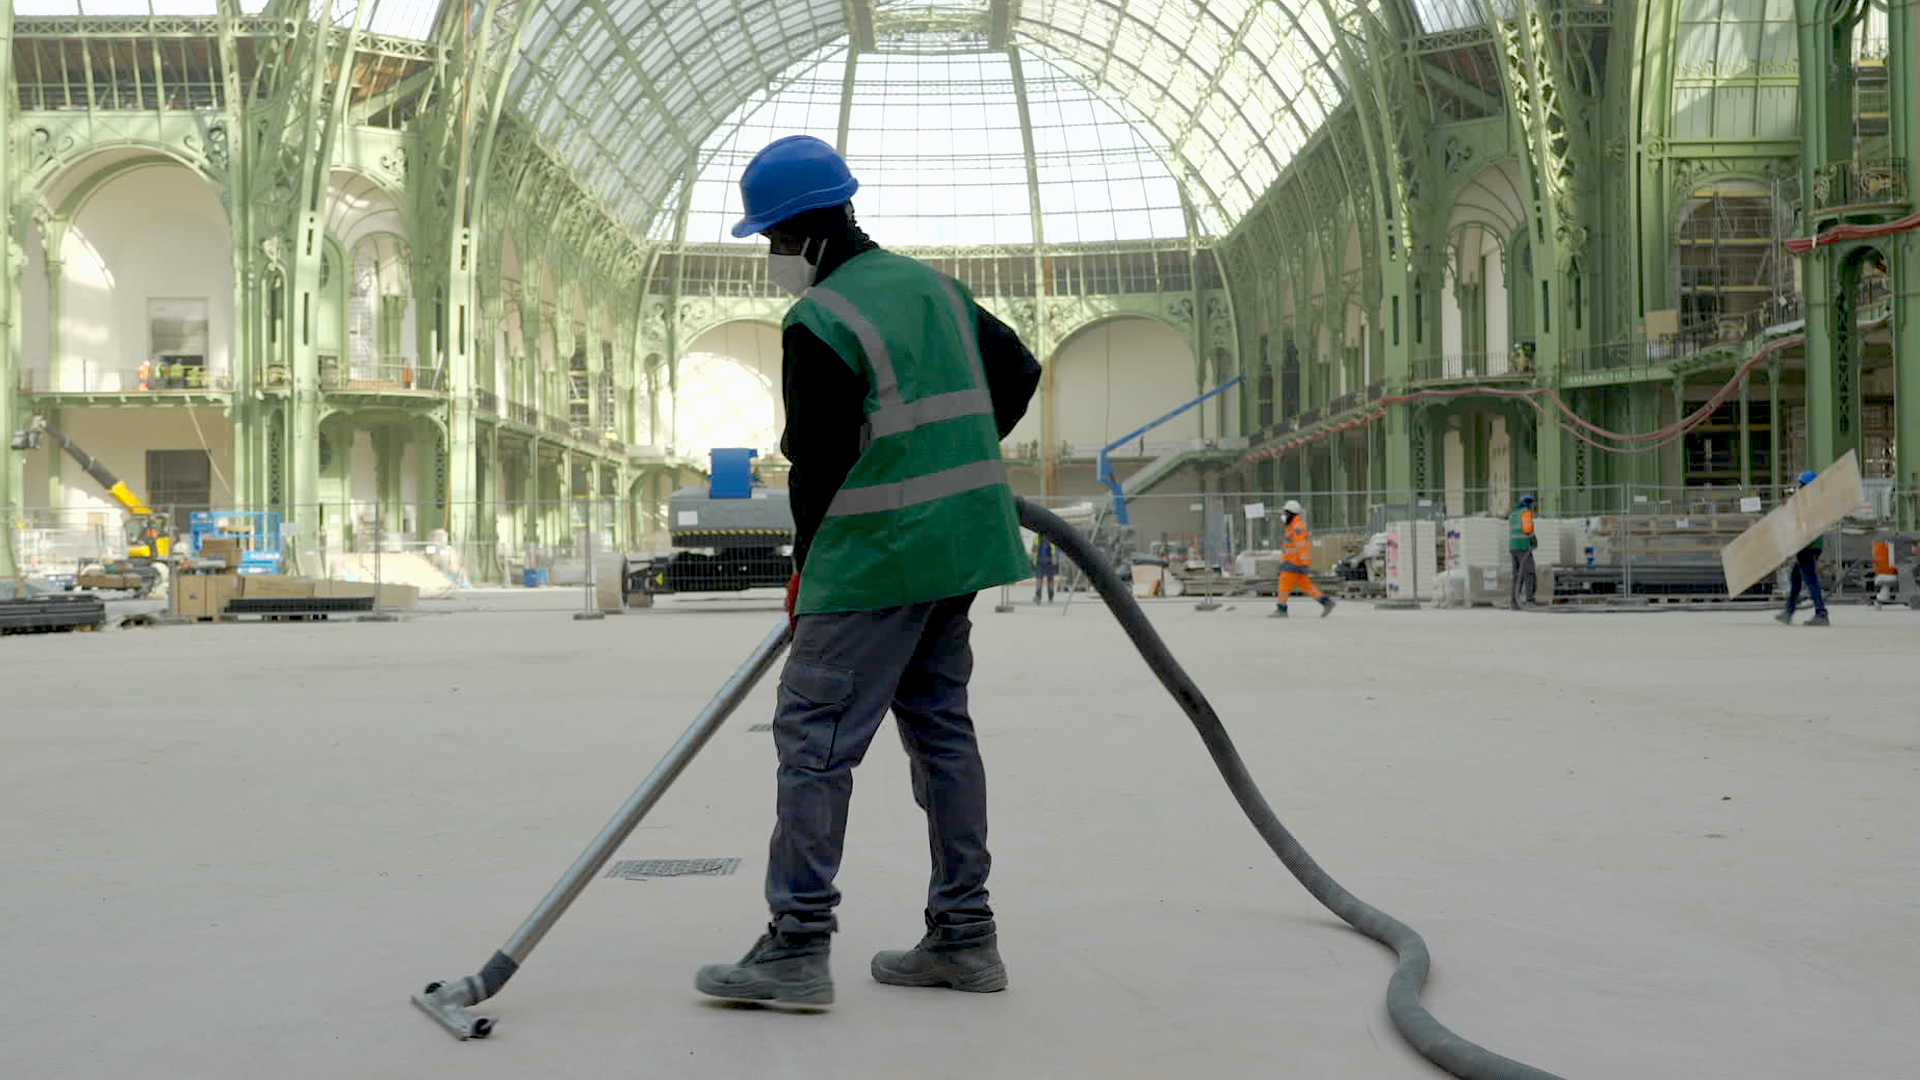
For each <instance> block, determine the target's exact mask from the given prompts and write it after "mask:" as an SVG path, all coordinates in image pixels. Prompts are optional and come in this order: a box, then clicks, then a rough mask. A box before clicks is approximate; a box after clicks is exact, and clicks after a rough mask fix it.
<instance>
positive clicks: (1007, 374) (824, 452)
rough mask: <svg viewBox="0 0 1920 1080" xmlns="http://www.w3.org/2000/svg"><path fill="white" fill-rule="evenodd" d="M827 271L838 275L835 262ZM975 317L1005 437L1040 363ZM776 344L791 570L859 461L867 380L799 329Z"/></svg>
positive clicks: (1006, 333) (1006, 331) (981, 315)
mask: <svg viewBox="0 0 1920 1080" xmlns="http://www.w3.org/2000/svg"><path fill="white" fill-rule="evenodd" d="M863 250H871V247H867V248H864V249H863ZM854 254H857V252H855V253H854ZM840 261H841V262H844V261H845V260H840ZM832 269H838V264H837V263H836V264H834V266H833V267H832ZM822 270H826V271H827V272H826V273H822V274H821V275H820V279H821V280H824V279H825V278H826V277H827V276H829V274H830V273H831V270H829V269H828V267H827V266H826V264H824V263H823V265H822ZM974 311H975V313H976V315H977V317H976V319H975V325H976V326H977V328H978V333H979V337H980V359H981V362H982V363H983V364H984V365H985V367H986V376H987V392H988V394H989V395H990V396H991V397H992V398H993V418H994V422H995V424H996V425H997V426H998V427H999V429H1000V437H1001V438H1003V439H1004V438H1006V437H1007V436H1008V435H1010V434H1012V433H1013V428H1014V425H1015V424H1018V423H1019V422H1020V418H1021V417H1023V416H1025V415H1026V414H1027V403H1028V402H1029V401H1031V400H1032V398H1033V392H1034V390H1035V389H1036V388H1038V387H1039V385H1040V364H1039V362H1038V361H1036V360H1035V359H1034V358H1033V354H1032V353H1031V352H1029V351H1028V350H1027V347H1026V346H1025V345H1024V344H1022V343H1021V341H1020V336H1019V335H1018V334H1015V333H1014V332H1013V330H1012V329H1011V328H1009V327H1008V326H1007V324H1006V323H1003V322H1001V321H1000V320H999V319H997V318H995V317H994V316H993V314H992V313H991V312H989V311H987V310H986V309H985V308H982V307H979V306H978V305H975V306H974ZM780 345H781V373H780V380H781V384H782V385H781V394H782V396H783V397H784V399H785V400H786V406H787V430H786V433H785V434H784V435H782V436H781V437H780V452H781V453H783V454H785V455H786V457H787V460H788V461H789V462H791V463H792V466H793V467H792V470H791V471H790V472H789V473H788V474H787V493H788V496H789V498H790V500H791V502H792V505H793V525H794V542H793V564H794V568H795V569H796V570H797V569H799V568H800V567H801V566H802V565H804V564H805V562H806V558H807V549H808V548H809V547H811V546H812V544H813V536H814V534H815V533H816V532H818V531H819V530H820V523H821V522H822V521H823V520H825V519H826V516H827V506H828V504H829V503H831V502H833V497H834V495H835V494H837V493H838V492H839V490H840V485H841V484H843V483H845V482H846V479H847V474H848V473H850V472H852V471H853V466H854V464H855V463H856V462H858V461H859V460H860V450H861V447H860V429H861V428H862V426H864V425H865V423H866V412H865V407H864V403H865V401H866V397H867V389H868V388H867V380H866V377H865V376H863V375H861V374H860V373H859V372H856V371H855V370H853V368H851V367H849V366H848V365H847V363H846V361H844V360H842V359H840V356H839V354H838V353H836V352H834V351H833V349H832V348H831V347H830V346H828V345H827V343H826V342H824V341H821V340H820V338H819V337H818V336H817V335H816V334H814V332H813V331H811V330H808V329H807V328H806V327H804V326H800V325H797V324H796V325H794V326H790V327H788V328H787V330H786V333H785V334H784V335H783V336H782V338H781V342H780Z"/></svg>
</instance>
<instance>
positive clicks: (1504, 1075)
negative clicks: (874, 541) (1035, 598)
mask: <svg viewBox="0 0 1920 1080" xmlns="http://www.w3.org/2000/svg"><path fill="white" fill-rule="evenodd" d="M1020 524H1022V525H1024V526H1026V527H1027V528H1028V529H1031V530H1033V531H1034V532H1037V533H1039V534H1040V535H1042V536H1045V537H1048V538H1049V539H1051V540H1052V541H1053V542H1054V544H1055V545H1056V546H1057V547H1059V549H1060V550H1061V551H1063V552H1065V553H1066V556H1067V557H1068V558H1069V559H1072V560H1073V561H1074V563H1075V564H1076V565H1078V566H1079V567H1080V569H1082V570H1084V571H1086V573H1087V577H1088V578H1090V579H1091V580H1092V581H1093V584H1094V587H1095V588H1096V589H1098V590H1099V592H1100V597H1101V599H1103V600H1105V601H1106V602H1107V607H1108V608H1109V609H1110V610H1111V611H1112V612H1113V615H1114V617H1115V618H1116V619H1119V620H1120V625H1121V627H1122V628H1123V629H1125V630H1126V632H1127V636H1128V637H1129V638H1132V639H1133V644H1134V647H1135V648H1137V649H1139V650H1140V656H1141V658H1142V659H1144V660H1145V661H1146V662H1147V666H1148V667H1150V668H1152V669H1153V673H1154V674H1155V675H1156V676H1158V677H1159V679H1160V683H1161V685H1163V686H1165V687H1166V688H1167V692H1168V693H1170V694H1172V695H1173V698H1174V700H1175V701H1177V702H1179V703H1180V708H1181V709H1183V710H1185V712H1186V714H1187V718H1188V719H1190V720H1192V721H1193V726H1194V727H1195V728H1196V729H1197V730H1198V731H1199V732H1200V739H1201V741H1202V742H1204V743H1206V744H1207V752H1208V753H1209V754H1212V755H1213V763H1214V765H1215V766H1216V767H1217V768H1219V770H1220V775H1221V777H1222V778H1224V779H1225V780H1226V782H1227V787H1228V788H1229V789H1231V790H1232V791H1233V797H1234V799H1235V800H1237V801H1238V802H1239V803H1240V809H1241V810H1242V811H1243V812H1245V813H1246V815H1247V820H1248V821H1250V822H1252V823H1253V827H1254V828H1255V829H1256V830H1258V831H1259V833H1260V836H1261V837H1262V838H1263V839H1265V840H1266V842H1267V846H1268V847H1271V848H1272V849H1273V853H1274V854H1275V855H1278V856H1279V857H1280V861H1281V862H1282V863H1284V864H1286V867H1287V869H1288V870H1289V871H1291V872H1292V873H1293V876H1294V877H1295V878H1297V879H1299V881H1300V884H1302V885H1304V886H1306V889H1307V891H1308V892H1309V893H1312V894H1313V898H1314V899H1315V900H1318V901H1320V903H1322V904H1323V905H1325V906H1326V908H1327V910H1328V911H1331V912H1333V913H1334V914H1335V915H1338V916H1340V918H1342V919H1344V920H1345V921H1346V923H1347V925H1349V926H1351V927H1353V928H1354V929H1355V930H1358V931H1360V932H1361V933H1363V934H1365V935H1367V936H1368V937H1370V938H1372V939H1374V940H1375V941H1378V942H1379V943H1380V944H1382V945H1385V946H1386V947H1387V948H1389V949H1392V950H1393V951H1394V952H1395V953H1396V954H1398V955H1399V957H1400V963H1399V965H1398V966H1397V967H1395V968H1394V971H1393V978H1392V979H1391V980H1389V981H1388V983H1387V1015H1388V1016H1390V1017H1392V1019H1393V1026H1394V1027H1395V1028H1396V1029H1398V1030H1399V1032H1400V1036H1401V1038H1404V1039H1405V1040H1407V1043H1408V1044H1409V1045H1410V1046H1412V1047H1413V1048H1414V1050H1415V1051H1417V1052H1418V1053H1419V1054H1420V1056H1421V1057H1423V1058H1426V1059H1427V1060H1428V1061H1431V1062H1433V1063H1434V1064H1435V1065H1438V1066H1440V1067H1441V1068H1443V1069H1445V1070H1447V1071H1448V1072H1450V1073H1452V1074H1453V1075H1455V1076H1458V1077H1463V1078H1465V1080H1559V1078H1558V1077H1556V1076H1555V1075H1554V1074H1552V1073H1549V1072H1543V1071H1542V1070H1540V1069H1536V1068H1534V1067H1533V1066H1531V1065H1525V1064H1522V1063H1520V1062H1518V1061H1514V1060H1513V1059H1511V1058H1506V1057H1501V1056H1500V1055H1499V1054H1496V1053H1494V1052H1493V1051H1491V1050H1488V1049H1487V1048H1486V1047H1483V1046H1479V1045H1477V1044H1475V1043H1471V1042H1468V1041H1467V1040H1465V1039H1463V1038H1461V1037H1460V1036H1458V1035H1455V1034H1454V1033H1453V1032H1452V1031H1450V1030H1448V1029H1447V1027H1446V1025H1444V1024H1442V1023H1441V1022H1440V1021H1438V1020H1436V1019H1434V1016H1433V1014H1432V1013H1430V1012H1428V1011H1427V1007H1426V1006H1425V1005H1422V1004H1421V1003H1420V990H1421V988H1422V987H1423V986H1425V985H1426V982H1427V971H1428V969H1429V967H1430V966H1431V961H1430V959H1429V958H1428V956H1427V943H1426V942H1425V941H1424V940H1422V939H1421V937H1420V935H1419V934H1417V933H1415V932H1414V930H1413V928H1412V927H1410V926H1408V925H1407V924H1406V923H1403V922H1401V921H1400V920H1398V919H1396V918H1394V917H1393V916H1391V915H1388V914H1387V913H1386V912H1384V911H1381V910H1380V909H1379V908H1376V907H1374V906H1373V905H1371V904H1368V903H1366V902H1365V901H1363V900H1361V899H1360V898H1359V897H1357V896H1355V895H1353V894H1352V893H1350V892H1348V891H1347V890H1346V889H1344V888H1342V887H1341V886H1340V883H1339V882H1337V881H1335V880H1333V878H1332V877H1330V876H1328V874H1327V872H1326V871H1325V870H1322V869H1321V868H1320V864H1319V863H1317V862H1314V861H1313V856H1311V855H1309V854H1307V849H1306V848H1303V847H1301V846H1300V842H1299V841H1298V840H1295V839H1294V838H1293V834H1292V833H1290V832H1288V831H1287V827H1286V826H1285V825H1282V824H1281V823H1280V819H1279V818H1278V817H1277V816H1275V814H1274V812H1273V808H1272V807H1270V806H1268V805H1267V799H1266V796H1264V795H1262V794H1260V788H1259V787H1258V786H1257V785H1255V784H1254V782H1253V776H1252V774H1250V773H1248V772H1247V766H1246V763H1245V762H1244V761H1241V760H1240V752H1239V751H1238V750H1235V749H1234V746H1233V740H1232V739H1231V738H1230V737H1228V735H1227V729H1226V727H1225V726H1223V725H1222V724H1221V723H1220V718H1219V716H1217V715H1215V713H1214V711H1213V706H1212V705H1209V704H1208V703H1207V699H1206V696H1205V695H1203V694H1201V693H1200V688H1199V687H1198V686H1195V685H1194V682H1193V679H1192V678H1190V677H1189V676H1188V675H1187V673H1186V672H1185V671H1184V670H1182V669H1181V667H1180V664H1179V662H1178V661H1176V660H1174V658H1173V654H1172V653H1170V652H1168V651H1167V646H1166V644H1165V643H1164V642H1162V641H1161V640H1160V635H1159V634H1158V633H1156V632H1154V629H1153V624H1152V623H1150V622H1148V621H1147V617H1146V614H1145V613H1144V612H1142V611H1141V610H1140V605H1139V604H1137V603H1135V602H1134V599H1133V593H1132V591H1131V590H1129V589H1128V588H1127V586H1126V584H1125V583H1123V582H1122V581H1121V580H1120V578H1119V576H1118V575H1117V574H1115V573H1114V572H1113V568H1112V567H1111V566H1108V565H1106V563H1105V562H1104V561H1103V559H1102V558H1101V556H1100V554H1099V552H1098V551H1096V550H1095V549H1094V547H1093V545H1092V544H1091V543H1090V542H1088V540H1087V538H1086V537H1085V536H1084V535H1083V534H1082V533H1081V532H1080V531H1079V530H1078V529H1075V528H1074V527H1073V526H1071V525H1069V524H1067V523H1066V522H1064V521H1062V520H1060V518H1058V517H1057V516H1055V515H1054V514H1052V513H1051V512H1049V511H1047V510H1043V509H1041V508H1040V507H1038V506H1035V505H1033V504H1032V503H1029V502H1027V501H1026V500H1024V499H1022V500H1020Z"/></svg>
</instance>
